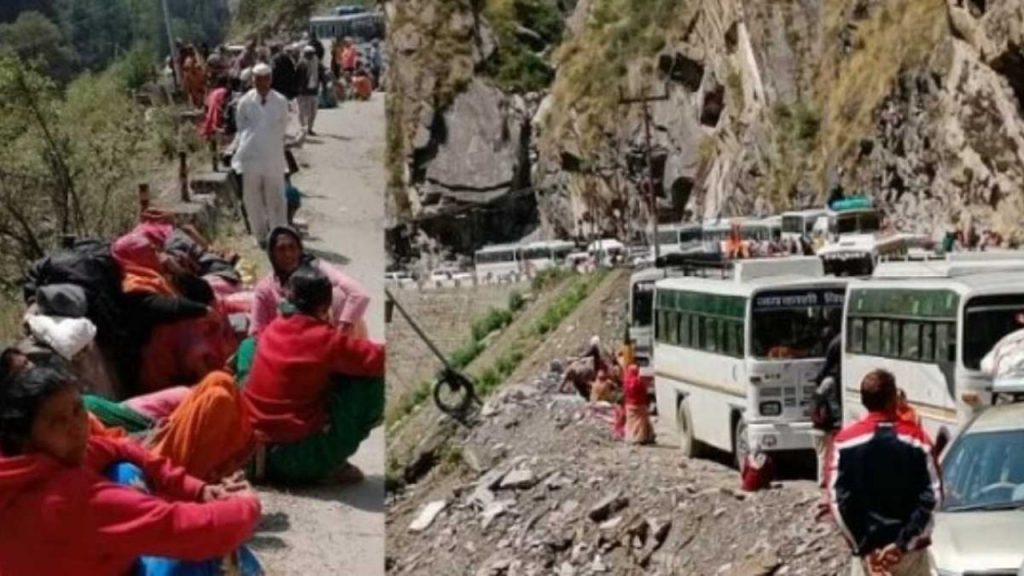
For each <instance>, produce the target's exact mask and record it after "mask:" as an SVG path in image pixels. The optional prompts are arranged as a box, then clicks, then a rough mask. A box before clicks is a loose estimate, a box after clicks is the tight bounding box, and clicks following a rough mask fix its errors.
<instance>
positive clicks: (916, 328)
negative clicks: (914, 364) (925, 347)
mask: <svg viewBox="0 0 1024 576" xmlns="http://www.w3.org/2000/svg"><path fill="white" fill-rule="evenodd" d="M902 332H903V334H902V337H901V338H900V358H905V359H907V360H917V359H918V358H919V357H920V356H921V325H920V324H918V323H917V322H904V323H903V329H902Z"/></svg>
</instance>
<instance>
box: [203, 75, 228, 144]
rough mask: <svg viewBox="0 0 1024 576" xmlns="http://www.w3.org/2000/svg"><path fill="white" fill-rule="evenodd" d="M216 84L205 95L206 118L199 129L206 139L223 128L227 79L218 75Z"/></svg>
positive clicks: (215, 134) (212, 136) (209, 138)
mask: <svg viewBox="0 0 1024 576" xmlns="http://www.w3.org/2000/svg"><path fill="white" fill-rule="evenodd" d="M216 82H217V83H216V86H215V88H214V89H213V90H211V91H210V93H209V94H207V95H206V119H205V120H204V121H203V125H202V126H201V127H200V129H199V133H200V135H202V137H203V138H206V139H207V140H212V139H214V138H215V137H216V136H217V134H218V133H219V132H220V131H221V130H222V129H223V128H224V103H225V102H226V101H227V99H228V94H229V93H228V87H227V79H225V78H223V77H218V78H217V80H216Z"/></svg>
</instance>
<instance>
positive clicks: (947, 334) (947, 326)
mask: <svg viewBox="0 0 1024 576" xmlns="http://www.w3.org/2000/svg"><path fill="white" fill-rule="evenodd" d="M955 359H956V335H955V324H953V323H952V322H939V323H938V324H936V325H935V360H937V361H939V362H953V361H954V360H955Z"/></svg>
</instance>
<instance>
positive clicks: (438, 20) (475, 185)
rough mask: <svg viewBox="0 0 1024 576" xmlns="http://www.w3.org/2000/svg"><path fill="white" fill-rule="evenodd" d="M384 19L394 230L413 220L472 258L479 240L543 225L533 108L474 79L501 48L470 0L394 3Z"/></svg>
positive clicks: (524, 100)
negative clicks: (533, 161)
mask: <svg viewBox="0 0 1024 576" xmlns="http://www.w3.org/2000/svg"><path fill="white" fill-rule="evenodd" d="M387 13H388V15H389V21H390V35H391V37H392V39H393V40H392V42H391V43H389V46H390V48H389V49H390V50H392V53H391V59H392V62H393V63H394V64H393V65H392V67H391V70H390V81H391V86H392V93H391V95H390V97H389V106H388V111H389V131H390V137H389V150H388V162H389V164H390V166H391V172H392V176H391V183H390V189H391V194H389V203H388V207H389V212H390V214H389V222H390V225H391V226H392V227H394V226H396V225H400V224H402V223H409V222H414V223H415V225H416V226H417V227H418V228H421V229H423V230H425V231H426V232H427V233H428V234H429V235H431V236H433V237H436V238H438V239H439V240H441V242H442V243H444V244H446V245H448V246H450V247H453V248H455V249H457V250H459V251H461V252H472V249H473V247H474V242H475V240H474V239H476V238H488V239H490V240H491V241H501V240H507V239H512V238H518V237H520V236H522V235H524V234H525V233H527V232H528V231H529V230H530V229H531V228H532V227H534V225H535V224H534V223H535V222H536V220H537V211H536V205H535V200H534V197H533V194H532V193H531V192H530V189H529V186H530V151H529V150H530V146H531V137H530V129H529V121H530V119H531V118H532V116H533V112H532V111H531V110H530V106H531V104H530V102H533V107H535V105H536V102H535V99H532V100H531V99H527V98H523V97H522V96H518V95H508V94H505V93H503V92H502V91H500V90H498V89H497V88H495V87H494V86H493V84H492V83H491V82H489V81H485V80H484V79H483V78H482V77H477V76H474V73H475V71H477V70H479V69H480V68H481V67H482V66H484V65H485V64H486V63H487V62H488V61H490V60H491V59H493V58H494V57H495V54H496V52H497V51H498V50H499V46H498V45H497V39H496V37H495V35H494V33H493V32H492V30H491V28H490V26H489V25H488V23H487V22H486V21H485V20H484V19H483V18H482V17H481V16H480V15H479V14H478V13H477V12H476V11H475V9H474V7H473V3H471V2H469V1H468V0H454V1H452V2H434V1H430V0H412V1H409V2H394V3H389V7H388V10H387ZM453 215H458V216H459V219H458V220H457V221H456V219H455V218H453ZM510 215H511V216H513V217H511V218H510V217H509V216H510ZM476 243H479V242H476Z"/></svg>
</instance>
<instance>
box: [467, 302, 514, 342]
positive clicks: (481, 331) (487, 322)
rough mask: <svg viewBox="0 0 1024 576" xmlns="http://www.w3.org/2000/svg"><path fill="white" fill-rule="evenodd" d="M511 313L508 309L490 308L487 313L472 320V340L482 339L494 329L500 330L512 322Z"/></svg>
mask: <svg viewBox="0 0 1024 576" xmlns="http://www.w3.org/2000/svg"><path fill="white" fill-rule="evenodd" d="M512 318H513V314H512V312H511V311H510V310H498V309H497V308H491V309H490V310H488V311H487V315H485V316H484V317H483V318H481V319H479V320H477V321H476V322H473V340H477V341H480V340H483V339H484V338H487V336H488V335H489V334H490V333H491V332H494V331H496V330H501V329H502V328H504V327H505V326H508V325H509V324H511V323H512Z"/></svg>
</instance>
